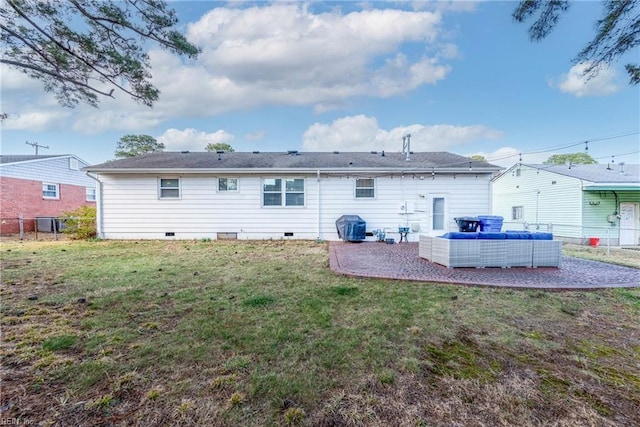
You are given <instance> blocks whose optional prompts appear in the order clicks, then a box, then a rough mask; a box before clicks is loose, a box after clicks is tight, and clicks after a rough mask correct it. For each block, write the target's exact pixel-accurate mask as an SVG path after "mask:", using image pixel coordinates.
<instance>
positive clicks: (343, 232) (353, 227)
mask: <svg viewBox="0 0 640 427" xmlns="http://www.w3.org/2000/svg"><path fill="white" fill-rule="evenodd" d="M336 229H337V230H338V237H340V238H341V239H342V240H344V241H345V242H362V241H364V239H366V237H367V223H366V221H365V220H363V219H362V218H360V217H359V216H358V215H342V216H341V217H340V218H338V219H337V220H336Z"/></svg>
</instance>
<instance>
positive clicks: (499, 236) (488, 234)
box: [478, 231, 507, 240]
mask: <svg viewBox="0 0 640 427" xmlns="http://www.w3.org/2000/svg"><path fill="white" fill-rule="evenodd" d="M506 238H507V235H506V234H505V233H496V232H492V231H481V232H479V233H478V239H483V240H504V239H506Z"/></svg>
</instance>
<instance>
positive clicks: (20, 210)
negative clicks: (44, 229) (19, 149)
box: [0, 154, 96, 234]
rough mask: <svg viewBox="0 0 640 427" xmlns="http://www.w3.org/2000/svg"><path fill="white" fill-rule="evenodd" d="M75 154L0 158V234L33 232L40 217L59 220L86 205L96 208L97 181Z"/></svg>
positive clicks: (85, 164) (85, 163)
mask: <svg viewBox="0 0 640 427" xmlns="http://www.w3.org/2000/svg"><path fill="white" fill-rule="evenodd" d="M87 166H89V164H88V163H87V162H85V161H83V160H82V159H80V158H78V157H76V156H74V155H72V154H62V155H43V156H34V155H1V156H0V234H15V233H18V232H19V231H20V226H19V218H20V215H22V218H23V220H24V221H23V226H24V231H25V232H28V231H34V229H35V224H36V220H37V218H39V217H41V218H42V217H56V216H58V215H60V214H61V213H62V212H66V211H70V210H74V209H77V208H79V207H80V206H83V205H89V206H95V203H96V202H95V201H96V181H94V180H93V179H92V178H91V177H89V176H87V174H86V172H84V171H82V168H84V167H87Z"/></svg>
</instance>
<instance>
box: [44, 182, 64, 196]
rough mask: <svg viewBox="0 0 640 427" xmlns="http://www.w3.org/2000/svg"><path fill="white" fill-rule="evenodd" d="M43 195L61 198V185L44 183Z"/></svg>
mask: <svg viewBox="0 0 640 427" xmlns="http://www.w3.org/2000/svg"><path fill="white" fill-rule="evenodd" d="M42 197H44V198H45V199H59V198H60V187H59V186H58V184H49V183H46V182H43V183H42Z"/></svg>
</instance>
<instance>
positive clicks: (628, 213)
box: [620, 202, 638, 246]
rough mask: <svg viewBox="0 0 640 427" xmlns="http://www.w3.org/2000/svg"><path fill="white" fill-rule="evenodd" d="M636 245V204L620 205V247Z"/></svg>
mask: <svg viewBox="0 0 640 427" xmlns="http://www.w3.org/2000/svg"><path fill="white" fill-rule="evenodd" d="M637 244H638V203H624V202H623V203H620V246H623V245H625V246H629V245H632V246H635V245H637Z"/></svg>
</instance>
